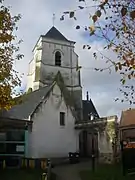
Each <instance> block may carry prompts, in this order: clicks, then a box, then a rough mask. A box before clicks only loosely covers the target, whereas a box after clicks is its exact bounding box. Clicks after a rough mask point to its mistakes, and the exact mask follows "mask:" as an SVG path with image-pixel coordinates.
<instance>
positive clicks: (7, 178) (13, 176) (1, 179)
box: [0, 169, 55, 180]
mask: <svg viewBox="0 0 135 180" xmlns="http://www.w3.org/2000/svg"><path fill="white" fill-rule="evenodd" d="M43 172H44V171H43V170H36V169H34V170H23V169H22V170H20V169H18V170H17V169H6V170H0V180H42V173H43ZM54 179H55V178H54V175H53V174H52V180H54Z"/></svg>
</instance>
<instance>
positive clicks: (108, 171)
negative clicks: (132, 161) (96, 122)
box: [80, 165, 135, 180]
mask: <svg viewBox="0 0 135 180" xmlns="http://www.w3.org/2000/svg"><path fill="white" fill-rule="evenodd" d="M80 177H81V180H134V179H135V176H123V175H122V169H121V167H120V166H114V165H99V166H98V167H96V170H95V172H94V173H93V172H92V171H91V170H84V171H81V172H80Z"/></svg>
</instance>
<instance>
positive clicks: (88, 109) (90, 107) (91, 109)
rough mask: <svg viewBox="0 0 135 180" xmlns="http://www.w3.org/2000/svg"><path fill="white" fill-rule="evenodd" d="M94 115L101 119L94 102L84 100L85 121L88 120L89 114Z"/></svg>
mask: <svg viewBox="0 0 135 180" xmlns="http://www.w3.org/2000/svg"><path fill="white" fill-rule="evenodd" d="M89 113H92V114H94V115H95V116H96V117H97V118H99V114H98V112H97V110H96V108H95V106H94V104H93V102H92V100H91V99H90V100H83V119H84V120H88V114H89Z"/></svg>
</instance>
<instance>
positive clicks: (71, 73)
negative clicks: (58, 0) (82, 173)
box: [0, 26, 99, 158]
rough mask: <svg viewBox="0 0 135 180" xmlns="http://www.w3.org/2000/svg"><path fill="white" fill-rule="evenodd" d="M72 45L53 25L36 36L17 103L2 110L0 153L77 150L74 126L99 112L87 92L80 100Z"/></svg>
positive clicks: (31, 154)
mask: <svg viewBox="0 0 135 180" xmlns="http://www.w3.org/2000/svg"><path fill="white" fill-rule="evenodd" d="M74 48H75V42H74V41H70V40H68V39H67V38H65V37H64V36H63V35H62V34H61V33H60V32H59V31H58V30H57V29H56V28H55V27H54V26H53V27H52V28H51V29H50V30H49V31H48V32H47V33H46V34H45V35H41V36H40V37H39V39H38V41H37V43H36V45H35V47H34V49H33V58H32V60H31V61H30V63H29V70H28V75H27V77H28V82H27V89H26V93H25V95H24V96H23V98H22V100H21V103H19V104H18V105H16V106H14V107H12V108H11V109H10V110H9V111H4V112H2V113H1V122H0V129H2V130H0V142H1V145H0V146H1V147H2V148H1V150H0V155H8V156H10V155H16V156H23V157H24V156H25V157H32V158H48V157H67V156H68V153H69V152H76V151H79V152H80V151H81V149H80V140H79V138H80V136H79V133H80V130H79V129H76V128H75V125H76V123H77V122H81V121H87V120H88V116H89V115H90V114H93V115H94V117H95V118H97V119H98V118H99V114H98V112H97V110H96V108H95V106H94V105H93V103H92V100H91V99H89V96H88V93H87V98H86V100H82V86H81V74H80V71H79V70H78V67H79V65H78V55H77V54H76V53H75V51H74ZM2 142H3V143H2ZM4 144H5V145H4ZM82 149H84V148H82ZM82 151H83V150H82Z"/></svg>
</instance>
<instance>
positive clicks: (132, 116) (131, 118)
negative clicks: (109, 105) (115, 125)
mask: <svg viewBox="0 0 135 180" xmlns="http://www.w3.org/2000/svg"><path fill="white" fill-rule="evenodd" d="M130 125H135V109H128V110H126V111H122V113H121V119H120V126H130Z"/></svg>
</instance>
